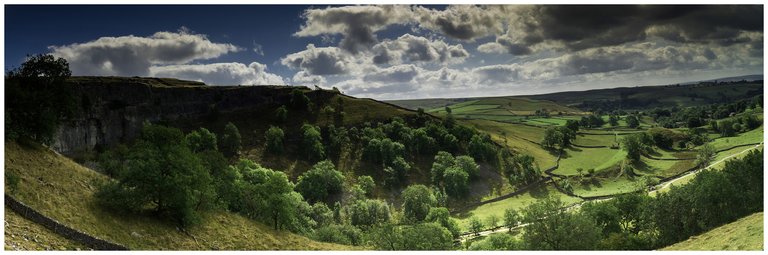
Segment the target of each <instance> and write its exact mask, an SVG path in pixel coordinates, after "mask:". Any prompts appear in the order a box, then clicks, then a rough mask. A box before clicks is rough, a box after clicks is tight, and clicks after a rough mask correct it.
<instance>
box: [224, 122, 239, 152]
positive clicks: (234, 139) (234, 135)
mask: <svg viewBox="0 0 768 255" xmlns="http://www.w3.org/2000/svg"><path fill="white" fill-rule="evenodd" d="M241 143H242V141H241V137H240V130H238V129H237V126H235V124H233V123H232V122H229V123H227V125H226V126H224V134H223V135H222V136H221V140H220V143H219V151H221V153H222V154H224V156H227V157H233V156H235V155H237V154H238V152H239V151H240V145H241Z"/></svg>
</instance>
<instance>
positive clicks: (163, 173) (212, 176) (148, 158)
mask: <svg viewBox="0 0 768 255" xmlns="http://www.w3.org/2000/svg"><path fill="white" fill-rule="evenodd" d="M232 126H234V125H232V124H231V123H230V124H228V125H227V127H232ZM224 137H239V134H237V132H236V128H225V133H224V134H223V135H222V138H224ZM230 142H231V143H232V144H236V145H239V141H236V142H233V141H227V140H225V139H222V140H220V141H219V140H218V139H217V137H216V135H215V134H214V133H212V132H210V131H208V130H206V129H204V128H201V129H199V130H195V131H193V132H190V133H189V134H187V135H186V136H185V135H184V134H183V133H182V132H181V131H180V130H179V129H176V128H170V127H165V126H161V125H152V124H145V126H144V128H143V129H142V133H141V136H140V137H139V138H138V139H137V140H136V141H135V142H134V143H133V144H131V145H130V146H125V145H123V146H118V147H116V148H115V149H114V150H110V151H108V152H106V153H104V154H102V155H101V156H100V160H101V166H102V167H103V168H104V169H105V170H106V173H108V174H110V175H111V176H112V177H113V178H114V181H109V182H107V183H105V184H104V185H103V186H102V187H101V188H100V190H99V192H98V193H97V195H96V198H97V200H98V201H99V203H100V204H102V205H103V206H105V207H107V208H110V209H113V210H116V211H121V212H131V211H142V210H152V211H154V212H155V213H157V214H159V215H162V216H164V217H167V218H170V219H172V220H174V221H175V222H176V223H177V224H179V225H181V226H188V225H190V224H194V223H196V222H198V221H199V220H200V217H199V211H201V210H208V209H214V208H222V207H223V208H227V209H229V210H230V211H234V212H240V213H242V214H244V215H246V216H248V217H250V218H253V219H256V220H259V221H262V222H264V223H267V224H270V225H273V226H274V228H275V229H289V230H292V231H296V232H306V231H307V230H308V228H309V227H311V226H312V225H314V223H313V222H312V221H311V218H309V217H308V211H309V208H310V207H309V205H308V204H307V203H306V202H305V201H304V199H303V197H302V195H301V194H299V193H297V192H296V191H294V184H293V183H291V182H290V181H289V180H288V177H287V176H286V175H285V174H284V173H283V172H280V171H274V170H271V169H267V168H263V167H261V166H260V165H258V164H256V163H254V162H251V161H249V160H240V161H239V162H237V163H236V164H235V165H231V166H228V165H227V159H226V157H225V156H224V154H223V153H222V152H221V150H222V149H223V148H230V149H231V148H237V146H234V145H232V144H231V143H230Z"/></svg>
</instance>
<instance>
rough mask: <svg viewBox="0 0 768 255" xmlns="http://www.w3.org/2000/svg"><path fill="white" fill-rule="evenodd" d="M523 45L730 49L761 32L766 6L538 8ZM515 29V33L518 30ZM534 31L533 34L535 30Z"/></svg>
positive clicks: (522, 34)
mask: <svg viewBox="0 0 768 255" xmlns="http://www.w3.org/2000/svg"><path fill="white" fill-rule="evenodd" d="M522 13H524V15H529V16H530V18H529V19H527V20H528V21H529V22H527V23H524V25H525V26H526V27H528V29H524V30H529V31H525V32H523V33H515V31H511V32H512V33H513V34H517V35H518V36H521V37H522V42H534V43H535V42H537V41H542V40H554V41H560V42H563V43H564V44H565V45H566V46H567V47H568V48H570V49H572V50H581V49H587V48H594V47H601V46H611V45H620V44H623V43H627V42H633V41H642V40H644V39H645V38H646V37H648V36H651V35H653V36H659V37H662V38H664V39H667V40H671V41H676V42H694V43H716V44H720V45H730V44H734V43H745V42H750V40H751V39H750V38H746V37H740V34H741V33H742V32H762V30H763V19H762V17H763V9H762V6H721V5H717V6H715V5H708V6H635V5H621V6H592V5H589V6H572V5H567V6H562V5H561V6H556V5H546V6H535V7H533V8H531V9H528V10H526V11H524V12H522ZM513 28H514V27H512V28H510V29H513ZM531 28H533V29H531Z"/></svg>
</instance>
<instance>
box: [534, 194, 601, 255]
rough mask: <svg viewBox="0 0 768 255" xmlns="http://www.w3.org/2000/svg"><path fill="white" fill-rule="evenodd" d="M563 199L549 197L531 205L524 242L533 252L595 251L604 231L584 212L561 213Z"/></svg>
mask: <svg viewBox="0 0 768 255" xmlns="http://www.w3.org/2000/svg"><path fill="white" fill-rule="evenodd" d="M563 207H564V204H563V202H562V201H560V198H559V197H548V198H546V199H543V200H539V201H537V202H536V203H533V204H531V205H530V206H528V207H527V208H526V210H525V211H524V216H523V218H524V219H525V222H530V223H531V224H530V225H528V226H527V227H526V228H525V231H524V233H523V240H524V241H525V243H526V244H527V245H528V248H529V249H532V250H591V249H595V247H596V245H597V242H598V241H599V239H600V236H601V232H600V228H599V227H598V226H597V224H596V223H595V221H594V220H593V219H592V218H590V217H589V216H586V215H583V214H581V213H573V212H569V211H565V210H561V208H563Z"/></svg>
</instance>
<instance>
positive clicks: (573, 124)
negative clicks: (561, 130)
mask: <svg viewBox="0 0 768 255" xmlns="http://www.w3.org/2000/svg"><path fill="white" fill-rule="evenodd" d="M565 127H566V128H568V129H570V130H573V131H574V132H575V131H579V121H578V120H566V121H565Z"/></svg>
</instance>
